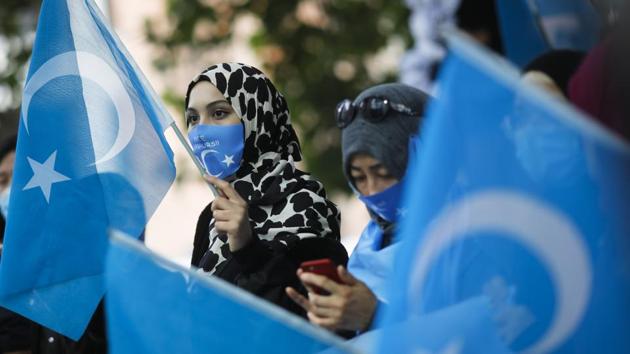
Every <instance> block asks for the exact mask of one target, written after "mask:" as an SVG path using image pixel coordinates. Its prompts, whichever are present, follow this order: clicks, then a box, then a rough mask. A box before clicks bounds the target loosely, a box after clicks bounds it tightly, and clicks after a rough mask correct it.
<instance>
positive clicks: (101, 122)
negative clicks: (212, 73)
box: [0, 0, 175, 339]
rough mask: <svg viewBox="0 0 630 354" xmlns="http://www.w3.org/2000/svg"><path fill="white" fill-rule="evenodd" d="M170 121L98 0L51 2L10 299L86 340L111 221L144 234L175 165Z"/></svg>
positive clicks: (31, 81) (30, 101) (15, 212)
mask: <svg viewBox="0 0 630 354" xmlns="http://www.w3.org/2000/svg"><path fill="white" fill-rule="evenodd" d="M171 122H172V121H171V119H170V118H169V116H168V114H167V113H166V111H165V110H164V108H163V106H162V105H161V104H160V103H159V100H158V99H157V98H156V96H155V94H154V92H153V91H152V90H151V88H150V86H149V85H148V84H147V83H146V82H145V79H144V77H143V76H142V74H141V72H140V71H139V70H138V69H137V67H136V66H135V64H134V63H133V61H132V59H131V57H130V56H129V55H128V54H127V52H126V50H125V49H124V47H123V46H122V44H121V43H120V41H119V40H118V38H117V37H116V35H115V34H114V32H113V31H111V30H110V29H109V27H108V25H107V23H106V22H105V20H104V19H103V16H102V14H101V13H100V12H99V10H98V8H97V7H96V5H95V4H94V2H93V1H92V0H68V1H64V0H47V1H44V3H43V5H42V8H41V14H40V18H39V24H38V28H37V34H36V39H35V45H34V49H33V56H32V60H31V65H30V68H29V72H28V75H27V79H26V85H25V88H24V97H23V102H22V112H21V118H20V127H19V137H18V146H17V152H16V154H17V155H16V160H15V172H14V179H13V185H12V193H11V200H10V208H9V218H8V224H7V228H6V234H5V240H4V241H5V243H4V251H3V253H2V263H1V266H0V303H1V304H2V306H5V307H7V308H9V309H11V310H13V311H15V312H18V313H20V314H22V315H24V316H26V317H28V318H30V319H32V320H34V321H36V322H39V323H40V324H42V325H44V326H47V327H49V328H51V329H53V330H55V331H58V332H60V333H62V334H64V335H67V336H68V337H70V338H73V339H77V338H79V337H80V335H81V334H82V333H83V331H84V329H85V327H86V325H87V323H88V322H89V319H90V317H91V315H92V312H93V311H94V309H95V308H96V306H97V304H98V302H99V301H100V299H101V298H102V295H103V293H104V279H103V271H104V261H105V251H106V247H107V231H108V229H109V228H116V229H120V230H124V231H125V232H126V233H127V234H129V235H132V236H134V237H138V236H139V235H140V234H141V232H142V230H143V229H144V227H145V225H146V222H147V220H148V219H149V217H150V216H151V215H152V214H153V212H154V211H155V209H156V208H157V206H158V204H159V203H160V201H161V200H162V198H163V196H164V194H165V193H166V191H167V190H168V188H169V187H170V185H171V183H172V181H173V179H174V176H175V167H174V164H173V161H172V158H173V156H172V152H171V150H170V148H169V146H168V144H167V143H166V140H165V137H164V135H163V131H164V130H165V129H166V128H167V127H168V126H169V124H171Z"/></svg>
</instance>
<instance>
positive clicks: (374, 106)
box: [335, 97, 420, 129]
mask: <svg viewBox="0 0 630 354" xmlns="http://www.w3.org/2000/svg"><path fill="white" fill-rule="evenodd" d="M390 110H391V111H396V112H398V113H402V114H406V115H408V116H419V115H420V112H416V111H414V110H413V109H411V108H409V107H407V106H405V105H404V104H400V103H395V102H392V101H390V100H389V99H387V98H385V97H366V98H365V99H363V100H362V101H361V102H359V103H358V104H355V103H354V102H352V101H351V100H349V99H345V100H343V101H341V102H339V104H338V105H337V111H336V114H335V118H336V119H337V127H339V128H340V129H343V128H345V127H347V126H348V125H349V124H350V123H352V121H353V120H354V118H355V116H356V114H357V113H358V112H361V113H362V114H363V118H364V119H365V120H367V121H369V122H372V123H378V122H380V121H382V120H383V119H384V118H385V117H386V116H387V114H388V113H389V111H390Z"/></svg>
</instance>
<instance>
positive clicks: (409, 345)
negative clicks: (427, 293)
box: [326, 296, 511, 354]
mask: <svg viewBox="0 0 630 354" xmlns="http://www.w3.org/2000/svg"><path fill="white" fill-rule="evenodd" d="M491 316H492V315H491V306H490V303H489V300H488V298H486V297H484V296H479V297H476V298H471V299H469V300H466V301H463V302H461V303H458V304H456V305H453V306H449V307H446V308H444V309H441V310H439V311H435V312H432V313H430V314H427V315H424V316H417V317H416V316H413V315H411V316H408V318H406V319H405V320H404V321H400V322H397V323H393V324H390V325H388V326H385V327H382V328H378V329H373V330H371V331H368V332H366V333H365V334H363V335H360V336H358V337H356V338H354V339H352V340H350V341H349V344H350V345H351V346H352V348H354V349H355V350H358V351H359V352H361V353H366V354H368V353H379V352H380V353H414V354H433V353H435V354H478V353H484V354H485V353H488V354H502V353H505V354H508V353H511V351H509V350H508V349H507V347H506V345H505V344H504V343H503V341H502V340H501V338H500V337H499V336H498V333H497V329H496V326H495V325H494V322H493V320H492V317H491ZM379 343H385V344H384V346H382V347H381V348H379ZM379 349H380V351H379ZM326 354H328V353H326Z"/></svg>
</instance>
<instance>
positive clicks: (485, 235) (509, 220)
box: [379, 35, 630, 354]
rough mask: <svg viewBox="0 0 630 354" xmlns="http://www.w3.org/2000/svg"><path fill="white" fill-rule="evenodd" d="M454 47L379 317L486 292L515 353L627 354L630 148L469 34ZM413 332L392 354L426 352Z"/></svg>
mask: <svg viewBox="0 0 630 354" xmlns="http://www.w3.org/2000/svg"><path fill="white" fill-rule="evenodd" d="M449 42H450V52H449V55H448V57H447V60H446V62H445V63H444V65H443V66H442V69H441V72H440V75H439V88H440V89H439V91H440V93H439V96H438V97H437V98H436V99H435V100H434V101H433V102H432V104H431V106H430V107H429V110H428V112H427V118H426V120H425V127H424V128H423V130H422V136H421V139H422V141H423V144H422V148H421V151H420V152H419V154H418V156H419V158H418V159H417V160H416V161H413V162H411V166H412V170H411V171H410V172H409V173H410V175H409V176H408V177H407V178H408V181H409V183H408V184H407V185H406V188H407V189H406V192H405V194H404V195H405V198H406V200H405V201H404V202H403V203H404V205H406V206H407V210H408V214H407V218H405V219H404V220H403V221H402V224H401V225H400V228H401V229H400V232H399V234H398V237H399V238H400V241H399V242H402V243H403V244H402V245H401V247H400V250H401V251H400V253H399V254H398V255H397V257H396V258H397V261H398V262H399V263H397V264H396V266H395V269H397V272H396V274H394V276H393V277H392V283H391V284H390V290H391V293H390V294H391V297H390V303H389V304H388V306H386V307H385V311H384V312H383V313H382V314H380V315H379V316H380V318H381V319H382V320H381V321H379V323H380V325H381V326H384V327H387V326H396V325H397V324H399V323H404V322H405V321H408V320H409V319H413V318H415V316H422V315H427V314H430V313H433V312H435V311H439V310H442V309H445V308H449V307H451V306H454V305H456V304H458V303H461V302H463V301H466V300H468V299H472V298H477V297H479V296H482V297H485V298H487V299H488V302H489V304H490V306H491V313H492V319H493V321H492V325H493V326H494V327H495V328H496V330H497V331H498V334H499V336H500V338H501V339H502V341H503V342H504V343H505V345H507V346H508V348H509V349H510V350H512V351H514V352H519V353H560V354H563V353H629V352H630V336H628V328H630V316H628V314H630V272H629V271H628V270H629V269H630V240H629V238H628V235H630V218H629V217H628V211H629V210H630V185H629V184H628V180H630V145H629V144H628V142H627V141H624V140H622V139H621V138H619V137H617V136H616V135H614V134H613V133H612V132H610V131H608V130H607V129H606V128H604V127H603V126H600V125H598V124H597V123H596V122H595V120H593V119H590V118H588V117H586V116H584V115H582V114H581V113H580V112H578V111H576V110H575V109H574V108H573V107H571V106H569V105H568V104H566V103H565V102H566V101H564V99H562V98H560V97H555V96H553V95H551V94H548V93H546V92H544V91H543V89H541V88H538V87H533V86H530V85H529V84H527V83H525V82H522V81H521V80H520V78H519V72H518V71H517V70H516V69H515V67H514V66H513V65H511V64H510V63H508V62H507V61H505V60H503V59H501V58H498V57H496V56H494V55H493V54H491V53H490V52H489V51H487V50H485V49H483V48H481V47H480V46H479V45H477V44H476V43H474V42H472V41H470V40H469V39H467V38H464V37H460V36H458V35H454V36H453V37H451V38H450V41H449ZM471 315H472V314H471ZM435 326H438V324H437V323H436V324H435ZM410 333H411V332H410ZM416 336H417V337H421V336H422V333H421V332H415V333H412V334H410V335H409V336H407V337H405V336H402V335H401V336H396V337H392V338H391V339H390V338H385V339H384V340H383V341H382V345H381V352H384V353H385V352H395V353H415V351H414V350H413V349H414V343H415V342H416V341H417V338H415V337H416ZM452 340H453V341H455V342H457V343H460V344H461V346H460V347H459V348H458V350H456V351H453V353H493V351H491V350H489V349H488V347H487V343H485V342H483V341H479V340H475V338H474V337H472V338H471V337H470V336H469V335H468V333H465V332H464V333H459V334H458V333H453V334H452ZM435 349H438V348H435Z"/></svg>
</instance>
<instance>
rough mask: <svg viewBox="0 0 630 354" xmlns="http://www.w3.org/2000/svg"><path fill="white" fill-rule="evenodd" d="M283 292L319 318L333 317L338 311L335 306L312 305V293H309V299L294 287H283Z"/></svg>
mask: <svg viewBox="0 0 630 354" xmlns="http://www.w3.org/2000/svg"><path fill="white" fill-rule="evenodd" d="M285 292H286V293H287V295H288V296H289V298H291V300H293V301H295V303H296V304H298V305H300V307H302V308H303V309H304V310H306V312H312V313H313V314H315V315H317V316H318V317H321V318H327V317H333V316H335V314H337V313H338V312H339V311H338V310H337V309H336V308H328V307H318V306H316V305H314V302H313V298H312V294H310V293H309V299H307V298H306V297H304V295H302V294H300V293H298V292H297V291H296V290H295V289H293V288H291V287H288V288H286V289H285Z"/></svg>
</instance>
